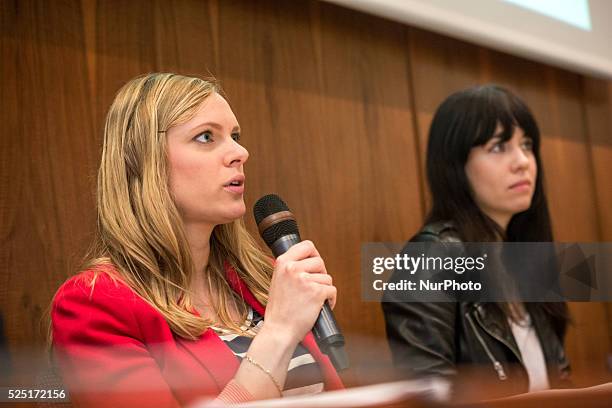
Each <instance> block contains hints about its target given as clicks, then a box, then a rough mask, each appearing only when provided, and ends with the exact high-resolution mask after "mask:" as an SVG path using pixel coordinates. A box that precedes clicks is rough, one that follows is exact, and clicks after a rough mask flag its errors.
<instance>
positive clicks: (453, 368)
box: [382, 223, 570, 393]
mask: <svg viewBox="0 0 612 408" xmlns="http://www.w3.org/2000/svg"><path fill="white" fill-rule="evenodd" d="M411 241H412V242H452V241H455V242H458V241H460V240H459V238H458V235H457V233H456V231H455V230H454V229H453V227H452V224H451V223H435V224H431V225H427V226H426V227H425V228H424V229H423V230H422V231H421V232H420V233H419V234H417V235H416V236H415V237H414V238H413V239H412V240H411ZM382 308H383V312H384V316H385V322H386V329H387V339H388V341H389V346H390V348H391V353H392V357H393V362H394V364H395V366H396V367H397V368H398V369H400V370H401V371H403V372H404V373H405V374H406V375H408V376H430V375H441V376H453V375H455V374H457V373H458V371H459V370H461V367H467V366H473V365H481V366H482V367H484V369H483V371H484V370H487V369H490V370H491V371H490V372H491V376H495V378H497V379H499V380H500V381H505V380H512V381H509V383H510V382H511V383H512V384H513V386H514V387H515V388H516V389H514V390H513V391H512V392H513V393H514V392H526V391H528V388H529V379H528V376H527V371H526V369H525V367H524V366H523V363H522V359H521V353H520V351H519V348H518V346H517V344H516V341H515V340H514V336H513V335H512V330H511V328H510V326H509V324H508V322H507V319H506V318H505V315H504V313H503V311H502V310H501V308H500V307H499V306H498V305H496V304H493V303H474V302H446V303H429V302H393V293H387V294H385V297H384V299H383V303H382ZM528 310H529V313H530V315H531V319H532V321H533V324H534V327H535V329H536V333H537V335H538V338H539V340H540V344H541V346H542V351H543V353H544V358H545V360H546V364H547V369H548V378H549V382H550V385H551V387H553V388H557V387H567V386H569V385H570V383H569V373H570V367H569V363H568V360H567V358H566V356H565V351H564V347H563V338H562V337H563V334H560V333H557V332H556V331H555V329H554V326H553V324H552V322H551V321H550V318H549V317H548V316H547V315H546V314H545V313H543V312H542V311H541V310H538V309H537V308H535V309H534V310H531V309H528ZM517 384H518V385H517Z"/></svg>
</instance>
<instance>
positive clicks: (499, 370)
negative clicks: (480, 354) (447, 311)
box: [465, 312, 508, 381]
mask: <svg viewBox="0 0 612 408" xmlns="http://www.w3.org/2000/svg"><path fill="white" fill-rule="evenodd" d="M465 317H467V319H468V321H469V322H470V326H472V330H474V334H475V335H476V338H477V339H478V341H479V342H480V345H481V346H482V348H483V349H484V351H485V353H487V356H489V359H490V360H491V362H492V363H493V368H494V369H495V371H496V372H497V376H498V377H499V379H500V380H502V381H503V380H505V379H507V378H508V376H507V375H506V372H505V371H504V367H503V366H502V365H501V363H500V362H499V361H497V360H496V359H495V357H494V356H493V353H491V350H489V347H488V346H487V344H486V343H485V341H484V339H483V338H482V336H481V335H480V333H478V330H476V325H475V324H474V320H472V316H470V313H469V312H465Z"/></svg>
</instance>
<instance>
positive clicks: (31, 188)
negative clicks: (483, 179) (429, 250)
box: [0, 0, 612, 382]
mask: <svg viewBox="0 0 612 408" xmlns="http://www.w3.org/2000/svg"><path fill="white" fill-rule="evenodd" d="M0 22H1V25H0V33H1V35H2V38H0V53H1V55H2V60H3V64H1V66H0V78H1V81H2V90H1V93H0V96H1V100H2V106H3V109H2V113H0V115H2V119H4V120H3V123H4V125H5V126H4V127H3V128H4V129H5V131H4V132H3V135H2V138H1V139H0V154H1V157H0V169H1V170H2V180H1V183H0V194H1V196H2V204H1V206H0V240H1V244H2V245H1V248H0V261H1V262H2V265H4V266H3V267H2V269H0V310H1V311H2V313H3V315H4V316H5V323H6V325H7V334H8V337H9V341H10V344H11V346H12V348H13V349H14V350H17V349H18V346H22V345H26V344H30V345H34V346H35V347H38V348H40V347H41V345H42V344H43V342H44V333H43V331H42V330H41V325H40V321H41V319H42V317H43V315H44V312H45V308H46V307H47V305H48V303H49V300H50V299H51V296H52V295H53V293H54V291H55V289H56V288H57V287H58V286H59V285H60V283H61V282H62V281H63V280H64V279H65V278H66V277H67V276H68V275H69V274H71V273H74V272H75V270H74V269H75V268H76V263H77V260H78V258H79V256H80V255H81V254H82V253H83V250H84V248H85V246H86V245H87V243H88V240H89V234H90V233H91V232H92V231H93V229H94V221H95V212H94V200H93V193H94V189H95V172H96V169H97V166H98V163H99V153H100V143H101V136H102V129H103V120H104V116H105V113H106V111H107V109H108V107H109V105H110V103H111V101H112V99H113V97H114V95H115V93H116V92H117V90H118V89H119V87H120V86H121V85H122V84H123V83H125V82H126V81H127V80H128V79H130V78H132V77H134V76H136V75H139V74H143V73H147V72H152V71H171V72H180V73H186V74H193V75H199V76H207V75H209V74H214V75H215V76H217V77H218V78H219V79H220V80H221V84H222V86H223V87H224V89H225V91H226V93H227V95H228V99H229V101H230V104H231V105H232V107H233V109H234V110H235V112H236V115H237V117H238V120H239V121H240V123H241V126H242V128H243V129H244V144H245V146H246V147H247V148H248V149H249V151H250V154H251V157H250V159H249V162H248V163H247V166H246V173H247V193H246V201H247V205H248V206H249V207H251V206H252V204H253V203H254V202H255V200H256V199H257V198H258V197H259V196H261V195H263V194H265V193H268V192H277V193H279V194H280V195H281V196H282V197H283V198H285V200H286V201H287V202H288V204H289V205H290V206H291V207H292V209H293V210H294V212H295V213H296V215H297V216H298V217H299V218H298V221H299V223H300V227H301V230H302V235H303V237H304V238H309V239H312V240H313V241H315V242H316V244H317V246H318V248H319V250H320V251H321V253H322V254H323V256H324V257H325V259H326V263H327V266H328V269H329V271H330V272H331V273H332V274H333V275H334V277H335V282H336V284H337V286H338V289H339V295H340V303H339V304H338V306H337V308H336V315H337V318H338V320H339V321H340V324H341V325H342V326H343V328H344V330H345V332H346V334H347V340H348V347H349V352H350V354H351V358H352V360H353V366H354V367H355V368H354V369H353V370H352V372H351V373H349V375H348V377H349V378H351V379H352V380H353V381H354V382H374V381H376V380H380V377H376V376H368V375H367V374H366V372H367V370H368V369H370V368H372V367H373V366H375V365H378V366H381V365H385V364H388V363H389V356H388V351H387V346H386V341H385V338H384V325H383V319H382V313H381V311H380V306H379V305H378V304H375V303H365V302H361V294H360V270H359V251H360V244H361V243H362V242H368V241H403V240H404V239H406V238H408V237H410V236H411V235H412V234H413V233H414V232H416V231H417V229H418V228H419V226H420V225H421V223H422V220H423V216H424V214H425V211H426V207H427V200H426V197H427V192H426V188H425V184H424V172H423V165H424V153H425V147H426V138H427V129H428V127H429V124H430V121H431V118H432V115H433V112H434V110H435V108H436V107H437V106H438V104H439V103H440V102H441V101H442V100H443V99H444V98H445V97H446V96H447V95H449V94H450V93H451V92H453V91H456V90H458V89H462V88H465V87H468V86H471V85H474V84H477V83H484V82H498V83H501V84H504V85H507V86H510V87H511V88H513V89H515V90H516V91H517V92H518V93H519V94H520V95H522V96H523V97H524V98H525V99H526V101H527V102H528V104H529V105H530V106H531V107H532V108H533V110H534V112H535V114H536V117H537V118H538V119H539V123H540V125H541V128H542V133H543V136H544V161H545V168H546V172H547V174H546V176H547V184H546V185H547V188H548V191H549V197H550V199H551V207H552V212H553V218H554V219H553V221H554V224H555V232H556V233H557V236H558V238H560V239H562V240H583V241H584V240H586V241H596V240H608V241H609V240H610V239H611V235H610V234H611V232H610V231H612V225H611V224H610V220H611V219H612V218H610V217H611V216H610V215H609V213H608V211H607V210H608V209H609V202H610V199H611V198H612V193H611V192H610V183H609V181H608V180H607V179H606V177H607V175H608V174H610V170H611V169H610V164H609V163H610V162H611V160H609V159H610V154H611V153H610V146H611V143H610V131H611V130H612V123H611V121H610V114H611V113H612V102H611V99H612V85H610V82H602V81H594V80H590V79H588V78H583V77H581V76H579V75H576V74H571V73H568V72H565V71H562V70H559V69H555V68H551V67H547V66H545V65H542V64H538V63H534V62H530V61H526V60H523V59H520V58H516V57H512V56H508V55H505V54H502V53H497V52H493V51H490V50H487V49H485V48H482V47H478V46H475V45H472V44H467V43H464V42H461V41H458V40H454V39H450V38H447V37H443V36H440V35H437V34H432V33H428V32H425V31H423V30H419V29H415V28H410V27H406V26H403V25H400V24H397V23H392V22H389V21H386V20H383V19H379V18H376V17H373V16H368V15H364V14H361V13H358V12H355V11H352V10H347V9H343V8H341V7H338V6H334V5H330V4H327V3H320V2H317V1H314V0H310V1H308V0H300V1H292V2H283V1H272V0H265V1H257V2H252V1H246V0H243V1H233V2H227V1H218V0H210V1H200V0H176V1H164V0H155V1H145V0H138V1H132V2H123V1H118V0H111V1H97V0H65V1H62V2H53V4H52V5H51V4H50V3H48V2H44V1H37V0H28V1H19V2H0ZM246 220H247V225H248V227H249V228H250V230H251V231H252V232H253V233H255V231H256V229H255V227H254V223H253V221H252V219H251V215H250V214H247V217H246ZM575 220H580V223H576V222H575ZM572 310H573V311H574V312H575V314H576V322H577V325H576V327H575V329H573V331H572V332H571V334H570V354H571V356H572V358H573V359H574V365H575V367H577V369H578V371H579V372H586V371H588V370H589V368H590V367H591V366H590V364H592V363H591V361H597V363H596V364H599V363H600V362H601V361H602V358H603V357H604V356H605V353H606V352H607V351H609V350H610V341H609V340H608V341H607V342H606V341H602V338H606V335H607V336H609V335H610V333H611V331H610V324H609V323H608V321H607V320H606V319H608V320H609V316H608V317H607V315H606V313H608V315H609V314H610V313H612V309H610V308H609V307H607V308H606V306H605V305H602V304H581V305H572ZM25 316H27V318H25V319H24V317H25ZM585 331H588V332H589V333H594V336H593V337H589V338H587V336H583V335H579V334H580V333H584V332H585ZM608 339H609V338H608ZM351 376H353V377H351Z"/></svg>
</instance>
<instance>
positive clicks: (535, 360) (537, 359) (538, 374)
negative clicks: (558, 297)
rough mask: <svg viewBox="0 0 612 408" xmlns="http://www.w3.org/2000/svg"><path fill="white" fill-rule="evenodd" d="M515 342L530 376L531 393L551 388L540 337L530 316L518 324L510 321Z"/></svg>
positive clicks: (526, 316)
mask: <svg viewBox="0 0 612 408" xmlns="http://www.w3.org/2000/svg"><path fill="white" fill-rule="evenodd" d="M508 323H509V324H510V328H511V329H512V334H513V335H514V340H516V344H517V345H518V348H519V351H520V353H521V356H522V358H523V365H524V366H525V368H526V369H527V375H528V376H529V391H541V390H547V389H549V388H550V384H549V383H548V373H547V371H546V360H545V359H544V353H543V352H542V345H541V344H540V340H539V339H538V335H537V333H536V331H535V328H534V327H533V324H531V317H530V316H529V314H527V315H525V318H524V319H523V320H521V321H520V322H518V323H516V322H514V321H513V320H512V319H508Z"/></svg>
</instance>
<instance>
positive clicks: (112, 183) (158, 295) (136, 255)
mask: <svg viewBox="0 0 612 408" xmlns="http://www.w3.org/2000/svg"><path fill="white" fill-rule="evenodd" d="M213 92H220V89H219V86H218V84H217V83H216V81H215V80H214V79H206V80H204V79H200V78H194V77H187V76H182V75H176V74H169V73H154V74H148V75H144V76H141V77H138V78H135V79H133V80H131V81H129V82H128V83H127V84H125V85H124V86H123V87H122V88H121V89H120V90H119V92H118V93H117V96H116V97H115V100H114V101H113V103H112V105H111V107H110V110H109V112H108V115H107V117H106V124H105V128H104V144H103V151H102V161H101V164H100V170H99V173H98V190H97V212H98V217H97V233H96V238H95V241H94V244H93V246H92V248H91V250H90V252H89V253H88V256H87V258H86V263H85V266H84V268H86V269H93V270H94V271H96V275H94V280H93V282H92V285H95V278H96V277H97V276H98V274H99V273H101V271H103V270H108V269H109V268H104V266H105V265H109V264H110V265H112V266H113V267H114V269H115V270H116V272H117V273H118V275H119V276H118V277H119V278H120V279H122V280H123V281H124V282H125V283H126V284H127V285H129V286H130V287H131V288H132V289H133V290H134V291H136V293H138V295H140V296H141V297H142V298H143V299H144V300H146V301H147V302H148V303H149V304H150V305H151V306H153V307H154V308H155V309H156V310H157V311H159V312H160V313H161V314H162V315H163V316H164V318H165V319H166V321H167V322H168V324H169V325H170V328H171V329H172V331H173V332H174V333H176V334H177V335H179V336H181V337H184V338H188V339H195V338H197V337H198V336H200V335H201V334H202V333H203V332H204V331H205V330H206V329H207V328H208V327H209V326H210V325H211V323H212V322H211V321H209V320H207V319H206V318H205V317H201V316H197V315H195V314H193V313H192V312H191V311H192V310H194V309H193V306H194V299H193V294H192V293H190V291H189V289H188V287H189V286H188V285H189V283H190V282H191V278H192V275H193V273H194V271H193V263H192V258H191V254H190V252H189V249H188V248H189V245H188V243H187V239H186V236H185V231H184V229H183V223H182V220H181V217H180V216H179V212H178V210H177V208H176V206H175V203H174V201H173V199H172V195H171V192H170V189H169V183H168V181H169V175H168V165H167V155H166V134H165V131H166V130H167V129H169V128H170V127H172V126H174V125H176V124H179V123H183V122H185V121H188V120H189V119H190V118H192V117H193V115H194V114H195V113H196V111H197V109H198V107H199V106H200V105H201V103H202V102H203V101H204V100H205V99H206V98H207V97H208V96H209V95H211V94H212V93H213ZM226 262H227V263H229V264H230V265H231V266H232V267H234V268H235V270H236V271H237V273H238V275H239V276H240V277H241V278H242V279H243V280H244V282H245V283H246V285H247V286H248V287H249V289H250V290H251V292H253V294H254V295H255V297H256V298H257V299H258V300H259V301H260V302H261V303H263V304H266V303H267V293H268V289H269V286H270V277H271V274H272V266H271V264H270V261H269V258H268V257H267V256H266V254H265V253H263V252H262V250H261V249H260V248H259V247H258V246H257V244H256V243H255V241H254V240H253V238H252V237H251V235H250V234H249V233H248V231H247V230H246V227H245V225H244V222H243V221H242V219H239V220H235V221H233V222H231V223H229V224H223V225H218V226H216V227H215V228H214V230H213V232H212V234H211V238H210V257H209V262H208V268H207V271H206V272H205V271H196V272H195V273H206V276H205V277H206V281H207V283H208V289H209V290H210V293H213V294H215V295H216V296H213V297H212V299H209V300H211V301H213V304H212V307H213V308H214V310H215V312H216V313H217V317H218V321H217V322H216V323H219V324H221V325H223V326H225V327H228V328H230V329H234V330H239V327H238V325H237V324H236V322H234V321H233V320H232V318H231V316H230V312H229V310H230V308H229V306H231V305H234V306H237V307H238V310H239V311H240V313H241V315H242V316H245V315H246V307H245V305H244V302H241V301H238V299H237V296H236V294H235V293H234V291H233V290H232V289H231V288H230V286H229V284H228V282H227V280H226V276H225V268H224V263H226Z"/></svg>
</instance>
